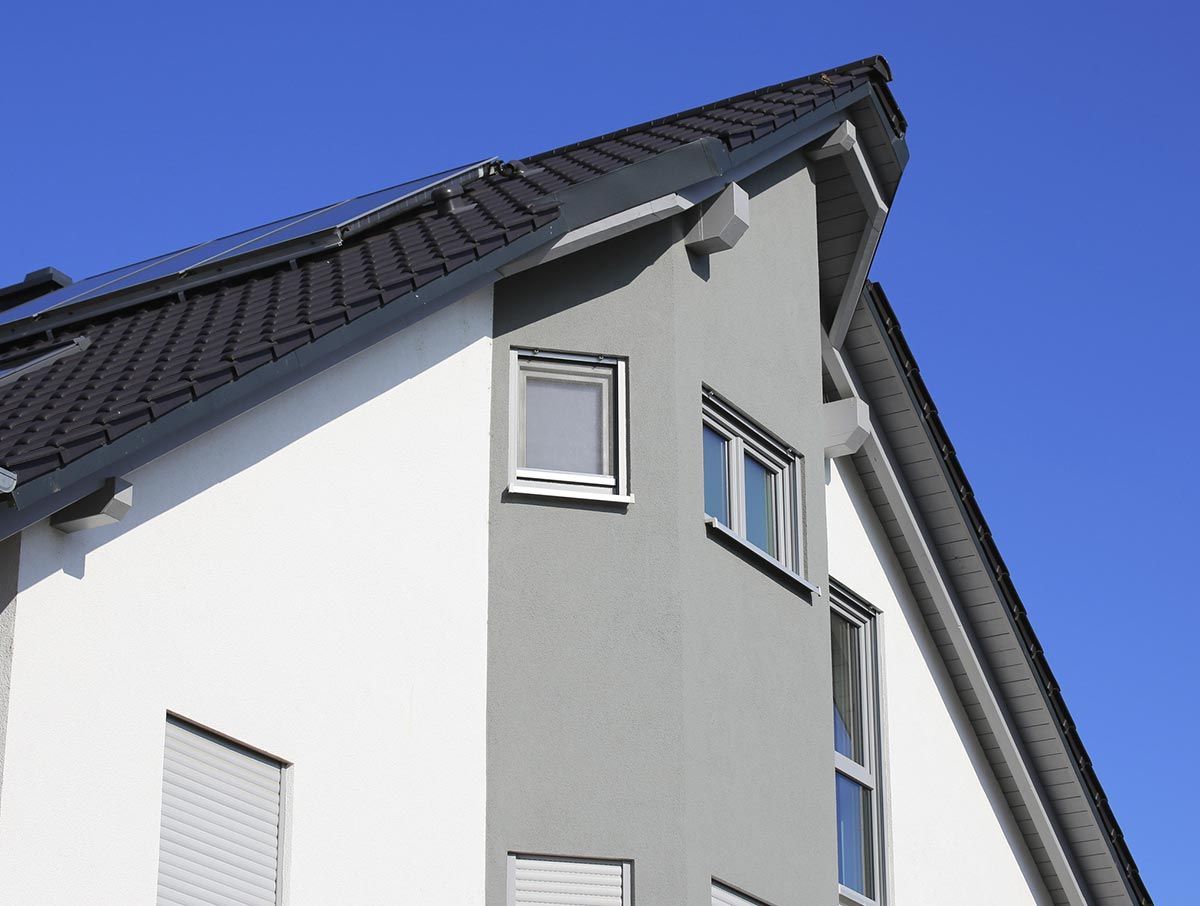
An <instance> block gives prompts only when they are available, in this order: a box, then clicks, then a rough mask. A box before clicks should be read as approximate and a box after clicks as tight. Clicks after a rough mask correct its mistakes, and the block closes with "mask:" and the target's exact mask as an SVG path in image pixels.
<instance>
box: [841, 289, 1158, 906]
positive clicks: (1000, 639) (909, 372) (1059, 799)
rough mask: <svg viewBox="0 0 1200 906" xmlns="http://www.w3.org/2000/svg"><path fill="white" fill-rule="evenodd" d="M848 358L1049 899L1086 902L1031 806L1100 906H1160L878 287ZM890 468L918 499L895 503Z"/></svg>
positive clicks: (928, 605)
mask: <svg viewBox="0 0 1200 906" xmlns="http://www.w3.org/2000/svg"><path fill="white" fill-rule="evenodd" d="M841 351H842V353H843V354H844V356H845V362H846V363H847V365H848V366H849V368H850V371H851V373H852V374H853V376H854V378H855V381H856V395H859V396H860V397H861V398H862V399H863V400H864V401H865V402H867V404H868V405H869V406H870V408H871V413H872V422H873V425H874V426H875V428H876V433H877V434H878V435H879V436H880V437H881V439H882V446H883V448H884V449H883V451H882V453H881V454H880V455H882V456H883V457H885V458H886V460H887V461H888V465H887V466H884V465H883V463H881V462H880V461H879V460H878V459H877V458H876V457H873V456H872V453H871V451H869V450H867V449H865V448H864V450H862V451H860V452H858V453H857V454H855V455H854V457H853V458H854V465H855V468H856V470H857V471H858V473H859V476H860V477H861V479H862V482H863V486H864V488H865V489H866V491H867V496H868V498H869V499H870V501H871V503H872V505H873V506H874V507H875V510H876V513H877V515H878V517H879V521H880V524H881V526H883V528H884V531H885V534H887V535H888V537H889V540H890V542H891V544H892V549H893V553H894V554H895V556H896V559H897V560H898V561H899V563H900V565H901V567H902V569H903V570H904V573H905V576H906V579H907V581H908V584H909V588H910V589H911V590H912V593H913V597H914V598H915V599H916V601H917V604H918V606H919V607H920V608H921V610H922V612H923V614H924V615H925V618H926V621H927V624H928V626H929V629H930V635H931V636H932V638H933V640H934V642H935V643H936V644H937V646H938V648H939V650H940V652H941V655H942V658H943V660H944V662H945V663H946V666H947V670H948V672H949V674H950V676H951V678H952V679H953V681H954V684H955V686H956V688H957V690H958V692H959V695H960V697H961V699H962V703H963V707H964V709H965V710H966V712H967V715H968V717H969V718H970V719H971V722H972V725H973V726H974V729H975V732H976V734H977V735H978V737H979V740H980V743H981V746H982V748H983V750H984V754H985V755H986V757H987V758H988V760H989V761H990V762H991V764H992V768H993V770H994V772H995V774H996V777H997V779H998V781H999V783H1000V787H1001V789H1002V790H1003V792H1004V795H1005V797H1006V799H1007V800H1008V804H1009V806H1010V808H1011V809H1012V812H1013V814H1014V816H1015V817H1016V819H1017V825H1018V827H1019V828H1020V830H1021V832H1022V833H1023V834H1024V836H1025V837H1026V840H1027V841H1028V844H1029V849H1030V852H1031V853H1032V854H1033V857H1034V861H1035V862H1036V864H1037V866H1038V868H1039V870H1040V871H1041V873H1042V875H1043V878H1044V879H1045V880H1046V885H1047V887H1048V889H1049V891H1050V894H1051V897H1052V898H1053V900H1054V902H1055V903H1071V902H1077V900H1076V899H1073V898H1072V897H1070V896H1068V894H1067V892H1066V888H1067V886H1068V884H1069V882H1068V880H1067V879H1065V878H1063V877H1061V876H1060V874H1059V871H1060V867H1061V865H1060V866H1056V865H1055V859H1054V858H1053V857H1052V854H1051V853H1050V852H1049V849H1050V848H1051V846H1052V845H1053V844H1052V843H1051V841H1047V840H1045V839H1044V838H1043V837H1042V831H1041V829H1040V828H1039V827H1038V826H1037V821H1035V820H1034V814H1033V813H1034V811H1035V809H1037V808H1039V807H1040V805H1039V803H1037V802H1035V801H1031V798H1036V799H1040V801H1041V802H1042V803H1044V804H1045V808H1046V811H1047V812H1048V813H1049V815H1050V823H1051V825H1052V826H1053V827H1054V829H1055V833H1056V834H1057V835H1058V837H1059V838H1060V839H1061V840H1062V850H1063V851H1064V853H1065V862H1066V864H1067V865H1068V866H1069V868H1068V869H1067V870H1069V871H1070V872H1072V873H1073V874H1075V875H1076V877H1077V878H1078V879H1079V882H1080V884H1081V885H1082V886H1083V888H1084V891H1085V895H1086V896H1087V898H1088V899H1087V901H1088V902H1095V903H1102V904H1117V903H1130V902H1132V903H1137V904H1139V906H1151V904H1152V902H1153V901H1152V900H1151V898H1150V894H1149V892H1148V891H1147V889H1146V885H1145V883H1144V882H1143V881H1142V878H1141V875H1140V873H1139V872H1138V868H1137V864H1136V863H1135V862H1134V859H1133V854H1132V853H1131V852H1130V850H1129V846H1128V844H1127V843H1126V841H1125V837H1124V835H1123V834H1122V832H1121V828H1120V825H1119V824H1118V823H1117V819H1116V815H1115V814H1114V813H1113V810H1112V808H1111V807H1110V805H1109V803H1108V798H1107V796H1105V794H1104V790H1103V788H1102V787H1101V785H1100V780H1099V778H1098V777H1097V776H1096V772H1095V770H1094V769H1093V767H1092V762H1091V759H1090V758H1089V757H1088V754H1087V750H1086V749H1085V748H1084V745H1083V740H1082V739H1081V738H1080V736H1079V732H1078V730H1077V728H1076V726H1075V722H1074V721H1073V720H1072V719H1071V715H1070V712H1069V711H1068V709H1067V705H1066V702H1065V701H1064V699H1063V697H1062V694H1061V691H1060V687H1059V685H1058V683H1057V682H1056V680H1055V678H1054V673H1053V672H1052V671H1051V669H1050V665H1049V663H1048V661H1047V659H1046V655H1045V651H1044V649H1043V648H1042V646H1041V644H1040V642H1039V641H1038V638H1037V635H1036V633H1035V632H1034V629H1033V625H1032V623H1031V622H1030V617H1029V613H1028V611H1027V610H1026V608H1025V605H1024V604H1023V603H1022V601H1021V598H1020V595H1019V594H1018V593H1017V589H1016V586H1015V585H1014V583H1013V580H1012V576H1011V574H1010V573H1009V571H1008V568H1007V567H1006V565H1005V563H1004V558H1003V557H1002V556H1001V554H1000V551H999V549H998V547H997V546H996V543H995V540H994V538H993V536H992V532H991V529H990V528H989V527H988V524H987V520H986V519H985V518H984V515H983V512H982V510H981V509H980V507H979V504H978V501H977V500H976V499H975V495H974V493H973V491H972V490H971V484H970V482H969V481H968V480H967V476H966V473H965V472H964V471H963V468H962V464H961V463H960V462H959V460H958V457H957V455H956V454H955V451H954V446H953V444H952V443H951V442H950V439H949V436H948V435H947V433H946V429H945V426H944V425H943V424H942V421H941V418H940V417H939V415H938V410H937V406H936V405H934V402H933V398H932V396H931V395H930V393H929V390H928V388H927V387H926V386H925V382H924V381H923V380H922V378H921V371H920V368H919V367H918V366H917V362H916V359H915V357H914V356H913V354H912V350H911V349H910V348H909V345H908V342H907V340H906V339H905V337H904V334H903V332H902V331H901V329H900V323H899V321H898V319H897V318H896V315H895V312H894V311H893V310H892V307H891V304H890V303H889V302H888V299H887V296H886V295H885V294H884V292H883V288H882V287H881V286H880V285H879V284H878V283H868V284H867V285H866V286H865V287H864V288H863V291H862V294H861V296H860V298H859V302H858V307H857V309H856V311H855V315H854V318H853V320H852V322H851V327H850V330H849V332H848V333H847V336H846V341H845V344H844V346H843V347H842V350H841ZM889 469H891V470H894V473H895V476H896V478H897V479H899V481H900V482H901V483H902V484H903V485H904V487H905V490H906V491H907V495H906V498H907V499H903V500H900V499H897V498H896V497H894V496H889V494H888V493H887V488H886V487H885V485H886V483H888V482H889V481H891V480H892V479H891V478H889V476H888V475H887V474H886V473H887V471H888V470H889ZM904 509H910V510H911V512H912V513H913V516H914V518H915V519H916V520H917V521H918V523H919V525H920V531H921V535H922V537H923V538H925V539H928V542H927V543H928V548H929V553H930V555H931V557H932V559H933V561H934V564H933V569H932V574H931V571H930V568H929V566H928V565H927V564H924V565H923V564H922V562H921V558H920V557H919V556H918V555H917V553H916V552H915V551H914V550H913V548H914V546H915V545H913V544H912V543H911V541H912V539H911V538H910V537H906V535H905V532H904V527H903V523H904V519H905V517H904V514H903V513H902V512H899V511H901V510H904ZM938 584H941V585H943V586H944V588H945V589H946V591H947V592H948V595H949V597H950V598H951V601H952V607H953V609H952V612H951V613H950V616H951V619H947V613H946V611H945V610H939V608H938V606H937V602H936V601H935V598H936V597H937V596H938V592H937V590H936V589H935V588H934V587H933V586H936V585H938ZM951 622H957V623H958V624H959V625H961V626H963V627H965V632H966V635H965V638H966V639H968V640H969V645H970V647H971V649H972V650H973V652H974V653H975V656H976V657H977V659H978V661H979V662H980V664H981V665H982V671H983V674H984V676H985V677H986V681H985V682H986V684H987V685H988V686H990V687H991V688H990V689H989V690H986V691H985V690H984V689H981V688H979V687H978V685H976V684H974V683H975V681H974V680H973V678H972V676H971V670H970V669H968V666H967V665H965V664H964V663H963V662H964V660H966V658H964V657H963V653H964V652H963V650H962V649H961V648H958V647H956V644H955V642H956V639H955V635H956V632H955V629H954V627H953V626H951V625H950V623H951ZM988 694H993V695H994V696H995V697H996V699H998V700H999V702H1000V709H1001V710H1000V715H999V716H998V717H997V716H996V715H994V714H989V713H988V709H987V708H986V707H985V702H984V699H985V696H986V695H988ZM1006 732H1008V733H1011V734H1012V736H1013V738H1014V741H1015V746H1016V747H1017V749H1018V751H1019V752H1020V757H1021V758H1022V759H1023V760H1024V761H1025V762H1026V763H1027V764H1028V765H1029V766H1030V769H1031V770H1032V772H1033V776H1034V784H1033V785H1034V789H1033V790H1032V791H1030V790H1026V789H1022V785H1021V783H1020V782H1019V778H1018V776H1017V774H1018V769H1017V767H1016V766H1015V765H1014V764H1012V763H1011V761H1010V758H1009V756H1008V754H1007V753H1006V752H1005V751H1004V747H1003V745H1001V741H1000V739H999V737H1000V736H1001V735H1002V734H1004V733H1006Z"/></svg>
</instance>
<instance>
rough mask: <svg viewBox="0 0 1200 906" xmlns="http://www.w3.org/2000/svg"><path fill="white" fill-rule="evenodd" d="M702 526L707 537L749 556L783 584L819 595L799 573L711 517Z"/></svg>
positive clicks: (816, 589)
mask: <svg viewBox="0 0 1200 906" xmlns="http://www.w3.org/2000/svg"><path fill="white" fill-rule="evenodd" d="M704 524H705V526H706V527H707V528H708V535H709V537H710V538H713V539H715V540H717V541H720V542H721V543H723V544H725V545H726V546H729V547H732V548H733V549H734V550H735V551H736V552H737V553H739V554H741V555H742V556H747V555H748V556H749V557H750V558H752V559H753V560H754V562H756V563H758V564H761V565H763V566H766V567H768V569H769V571H770V572H771V573H772V574H773V575H774V576H775V577H776V578H778V579H782V580H783V581H784V583H785V584H787V585H790V586H792V587H793V588H795V589H797V590H799V591H805V592H808V593H809V594H810V595H812V594H816V595H819V594H820V593H821V589H820V588H818V587H817V586H816V585H813V584H812V583H811V582H809V581H808V580H807V579H806V578H804V577H803V576H802V575H800V574H799V573H794V572H792V571H791V570H790V569H788V568H787V567H786V566H784V564H783V563H781V562H780V561H778V560H776V559H775V558H774V557H772V556H771V555H770V554H768V553H767V552H766V551H764V550H761V549H759V548H757V547H755V546H754V545H753V544H751V543H750V542H749V541H747V540H746V539H745V538H743V537H742V536H741V535H736V534H734V533H733V532H731V531H730V530H729V529H727V528H726V527H725V526H723V525H722V524H721V523H720V522H718V521H717V520H716V519H715V518H714V517H712V516H705V517H704Z"/></svg>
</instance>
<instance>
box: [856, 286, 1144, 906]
mask: <svg viewBox="0 0 1200 906" xmlns="http://www.w3.org/2000/svg"><path fill="white" fill-rule="evenodd" d="M862 298H863V301H864V304H865V305H866V306H867V308H868V310H869V311H871V313H872V315H873V317H874V318H875V320H876V323H877V324H878V326H879V328H880V333H881V334H882V335H883V336H884V337H885V339H886V342H887V345H888V347H889V352H890V354H891V355H893V356H894V357H895V360H896V362H897V364H898V365H899V366H900V367H899V371H900V373H901V374H902V375H903V377H904V383H905V384H906V385H907V388H908V392H909V394H910V396H911V397H912V399H913V402H914V404H915V405H914V408H915V409H916V411H917V412H918V413H919V415H920V417H921V421H922V423H923V424H924V425H925V427H926V430H927V431H928V433H929V438H930V442H931V445H932V446H933V448H934V449H935V450H936V451H937V452H938V454H939V456H940V458H941V460H942V467H943V468H944V469H945V471H946V477H947V479H948V482H947V483H948V484H950V485H951V487H952V488H953V489H954V491H955V494H956V496H957V498H958V502H959V506H960V511H961V513H962V515H963V517H964V518H963V521H964V522H965V523H966V524H967V526H968V527H969V529H970V532H971V536H972V540H973V541H974V542H975V544H976V546H977V549H978V552H979V555H980V559H981V560H982V561H983V562H984V563H985V564H986V565H987V568H988V570H989V572H991V574H992V575H991V581H992V583H993V585H994V586H995V587H996V589H997V590H998V592H999V593H1000V597H1001V599H1002V600H1003V602H1004V606H1005V609H1006V610H1007V612H1008V613H1009V616H1010V618H1011V623H1012V627H1013V630H1014V632H1015V634H1016V635H1017V637H1018V638H1020V639H1021V642H1022V646H1023V649H1024V651H1023V653H1024V655H1025V657H1026V658H1027V659H1028V661H1029V663H1030V666H1031V668H1032V673H1033V674H1034V676H1036V677H1037V679H1038V682H1039V683H1040V684H1041V686H1042V692H1043V694H1044V695H1045V697H1046V699H1047V704H1048V707H1049V708H1050V710H1051V712H1052V713H1053V714H1054V715H1055V716H1056V718H1057V719H1056V721H1055V725H1056V726H1057V728H1058V731H1059V733H1060V734H1062V736H1063V738H1064V741H1065V743H1066V748H1067V750H1068V751H1069V752H1071V754H1072V756H1073V757H1072V759H1071V762H1072V768H1073V770H1074V772H1075V773H1076V776H1077V777H1078V778H1079V781H1080V785H1081V786H1082V787H1083V789H1084V790H1085V791H1086V792H1087V794H1088V795H1087V796H1086V797H1084V798H1085V799H1087V801H1088V803H1089V807H1090V809H1091V811H1092V814H1093V817H1094V818H1095V819H1096V820H1097V822H1098V823H1099V825H1100V827H1101V828H1103V830H1104V834H1103V836H1104V838H1105V839H1106V840H1108V841H1109V844H1110V846H1111V847H1112V849H1113V855H1114V856H1115V858H1114V861H1115V862H1116V864H1117V866H1118V867H1119V868H1120V869H1121V871H1122V874H1123V880H1124V881H1125V884H1126V886H1127V889H1128V892H1129V894H1130V896H1131V897H1132V898H1133V901H1134V902H1135V903H1138V904H1140V906H1152V904H1153V900H1152V899H1151V897H1150V892H1149V890H1148V889H1147V888H1146V885H1145V883H1144V882H1143V881H1142V878H1141V873H1140V872H1139V871H1138V867H1137V863H1136V862H1135V861H1134V858H1133V853H1132V852H1131V851H1130V849H1129V846H1128V844H1127V843H1126V842H1125V835H1124V834H1123V833H1122V831H1121V828H1120V825H1119V824H1118V822H1117V818H1116V815H1115V814H1114V813H1113V811H1112V809H1111V807H1109V806H1108V797H1107V796H1106V795H1105V794H1104V789H1103V787H1102V786H1101V784H1100V779H1099V777H1098V776H1097V775H1096V772H1095V770H1094V768H1093V766H1092V761H1091V759H1090V758H1089V757H1088V754H1087V749H1086V748H1085V746H1084V744H1083V740H1082V738H1081V737H1080V735H1079V732H1078V730H1077V729H1076V726H1075V722H1074V720H1072V719H1071V715H1070V711H1069V710H1068V708H1067V704H1066V701H1065V700H1064V699H1063V696H1062V693H1061V691H1060V687H1059V685H1058V683H1057V682H1056V681H1055V679H1054V674H1053V672H1052V671H1051V669H1050V665H1049V663H1048V662H1047V661H1046V657H1045V653H1044V650H1043V648H1042V645H1041V643H1040V642H1039V641H1038V637H1037V634H1036V633H1035V632H1034V629H1033V626H1032V624H1031V623H1030V620H1029V617H1028V614H1027V611H1026V609H1025V606H1024V604H1023V603H1022V601H1021V598H1020V595H1019V594H1018V592H1017V590H1016V586H1015V585H1014V583H1013V580H1012V576H1011V574H1010V573H1009V571H1008V567H1007V566H1006V565H1005V563H1004V558H1003V557H1002V556H1001V554H1000V551H999V548H998V547H997V545H996V543H995V541H994V540H993V536H992V532H991V529H990V528H989V526H988V523H987V520H986V519H985V518H984V515H983V512H982V510H981V508H980V507H979V504H978V502H977V501H976V499H975V495H974V492H973V491H972V490H971V485H970V483H969V482H968V481H967V476H966V473H965V472H964V471H963V468H962V465H961V463H959V461H958V455H957V454H956V453H955V450H954V446H953V444H951V442H950V437H949V434H948V433H947V432H946V428H945V425H944V424H943V423H942V420H941V417H940V416H939V415H938V410H937V406H935V405H934V403H933V398H932V396H931V395H930V393H929V390H928V388H927V387H926V385H925V381H924V379H923V378H922V377H921V370H920V368H919V367H918V366H917V363H916V360H915V359H914V357H913V354H912V350H911V349H910V348H909V345H908V341H907V339H906V338H905V337H904V334H903V332H902V331H901V329H900V322H899V320H898V319H897V317H896V313H895V310H894V309H893V308H892V305H891V302H890V301H889V300H888V298H887V295H886V293H885V292H884V290H883V287H882V286H881V285H880V284H879V283H878V282H874V281H872V282H869V283H868V284H867V285H866V286H865V287H864V288H863V294H862Z"/></svg>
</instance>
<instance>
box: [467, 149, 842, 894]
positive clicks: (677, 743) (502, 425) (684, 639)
mask: <svg viewBox="0 0 1200 906" xmlns="http://www.w3.org/2000/svg"><path fill="white" fill-rule="evenodd" d="M743 185H744V187H745V188H746V189H747V191H748V192H749V193H750V194H751V196H752V202H751V204H752V207H751V223H752V225H751V228H750V231H749V232H748V233H747V234H746V236H745V237H744V238H743V239H742V241H741V243H740V244H739V245H738V246H737V247H736V248H735V249H733V250H732V251H729V252H725V253H722V254H718V255H714V256H713V257H712V258H711V259H694V258H691V257H689V255H688V254H687V252H686V251H685V249H684V247H683V244H682V238H683V236H684V235H685V233H686V231H687V229H688V227H689V226H690V225H691V223H692V219H689V218H675V219H673V220H671V221H668V222H666V223H663V224H659V225H656V226H653V227H648V228H645V229H643V230H640V231H638V232H636V233H634V234H631V235H629V236H626V237H623V238H621V239H618V240H614V241H612V242H609V243H606V244H603V245H601V246H598V247H596V248H594V249H591V250H588V251H585V252H581V253H578V254H575V255H572V256H569V257H567V258H565V259H563V260H560V261H557V262H553V263H551V264H549V265H545V266H542V267H539V268H536V269H534V270H531V271H528V272H525V273H523V274H520V275H517V276H515V277H512V278H509V279H507V280H504V281H502V282H501V283H500V284H498V285H497V288H496V300H495V344H494V362H493V368H494V372H493V380H494V385H493V386H494V392H493V410H492V465H491V494H492V503H491V526H490V558H491V564H490V607H489V629H488V633H489V639H488V658H489V660H488V831H487V903H488V904H489V906H501V904H503V903H504V902H505V855H506V854H507V853H508V852H510V851H517V852H529V853H538V854H561V855H572V856H581V857H583V856H586V857H607V858H626V859H632V860H633V862H634V884H635V892H636V902H637V903H638V904H639V906H653V904H667V906H675V904H681V903H686V904H697V906H699V904H707V903H708V902H709V900H708V885H709V879H710V877H712V876H716V877H718V878H721V879H723V880H725V881H727V882H729V883H731V884H734V885H736V886H739V887H742V888H744V889H745V890H747V891H748V892H750V893H753V894H754V895H756V896H759V897H761V898H763V899H765V900H767V901H769V902H771V903H773V904H775V906H800V904H810V903H832V902H834V901H835V898H836V881H835V873H836V856H835V839H834V805H833V767H832V745H833V744H832V733H831V716H830V714H831V707H830V696H831V693H830V690H829V683H830V681H829V665H828V657H829V655H828V633H829V629H828V609H827V604H826V601H825V598H823V597H820V596H814V597H812V599H811V601H809V600H807V599H805V598H804V597H802V596H800V595H799V594H797V593H796V592H795V591H793V590H791V589H790V588H788V587H785V586H783V585H781V584H780V583H778V582H777V581H776V580H775V579H774V578H772V577H770V576H769V575H768V574H766V573H764V572H763V571H761V570H760V569H759V568H756V567H755V566H754V565H751V563H749V562H747V561H746V560H744V559H742V558H741V557H739V556H737V555H735V554H734V553H732V552H731V551H730V550H728V549H726V548H725V547H723V546H721V545H720V544H718V543H716V542H715V541H714V540H712V539H710V538H709V537H708V535H707V533H706V530H705V527H704V525H703V520H702V515H703V489H702V478H701V476H702V471H701V467H702V461H701V446H700V390H701V384H702V383H708V384H709V385H711V386H712V387H714V388H715V389H717V390H718V391H720V392H721V393H722V394H723V395H725V396H726V397H728V398H729V399H730V400H731V401H732V402H734V403H735V404H737V405H738V406H740V407H741V408H742V409H744V410H745V411H747V412H748V413H749V414H750V415H751V416H753V417H754V418H756V419H757V420H758V421H760V422H761V423H763V424H764V425H765V426H766V427H768V428H770V429H771V430H772V431H774V432H775V433H776V434H778V435H780V436H782V437H783V438H784V439H785V440H787V441H789V442H790V443H792V444H793V445H795V446H796V447H797V449H799V450H800V451H802V453H803V454H804V456H805V472H806V485H807V488H808V489H809V490H810V492H811V493H809V494H806V498H807V499H806V522H807V558H808V564H809V565H808V575H809V577H810V578H811V579H812V580H813V581H814V582H816V583H818V584H820V585H822V586H824V585H825V584H826V582H827V580H826V575H825V574H826V556H825V551H824V538H825V528H824V503H823V497H822V495H821V493H820V490H821V488H822V487H823V482H822V476H823V460H822V439H821V430H820V406H821V364H820V361H821V360H820V341H819V315H818V288H817V248H816V223H815V192H814V187H813V184H812V181H811V179H810V177H809V174H808V173H807V171H806V170H804V169H803V166H802V162H801V161H800V160H799V159H798V158H791V159H786V160H784V161H781V162H779V163H778V164H776V165H774V166H772V167H771V168H770V169H769V170H767V171H764V172H762V173H760V174H758V175H756V176H755V177H754V178H752V179H750V180H747V181H745V182H744V183H743ZM513 346H533V347H542V348H549V349H563V350H573V351H579V352H590V353H606V354H614V355H624V356H628V358H629V387H630V402H629V407H630V476H631V489H632V491H633V493H634V494H635V496H636V503H634V504H633V505H631V506H629V507H628V508H627V509H622V508H616V507H612V506H603V505H599V506H588V505H585V504H575V503H546V502H542V501H540V500H538V501H536V502H535V501H533V500H522V499H517V498H506V497H505V495H504V494H503V491H504V487H505V484H506V480H507V456H508V412H507V408H508V381H509V373H508V368H509V363H508V353H509V350H510V348H511V347H513Z"/></svg>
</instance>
